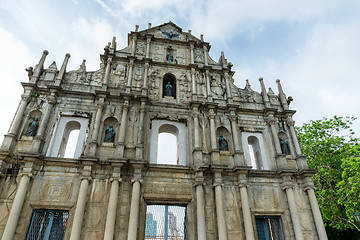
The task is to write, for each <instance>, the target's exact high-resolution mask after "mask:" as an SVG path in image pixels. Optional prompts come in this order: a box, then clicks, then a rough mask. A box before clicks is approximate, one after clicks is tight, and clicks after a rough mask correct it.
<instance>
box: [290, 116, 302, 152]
mask: <svg viewBox="0 0 360 240" xmlns="http://www.w3.org/2000/svg"><path fill="white" fill-rule="evenodd" d="M286 123H287V124H288V126H289V128H290V134H291V138H292V140H293V142H294V145H295V151H296V155H297V156H300V155H302V153H301V148H300V144H299V140H298V138H297V136H296V131H295V127H294V126H295V121H293V120H292V117H290V116H289V117H287V118H286Z"/></svg>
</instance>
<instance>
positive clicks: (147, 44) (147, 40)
mask: <svg viewBox="0 0 360 240" xmlns="http://www.w3.org/2000/svg"><path fill="white" fill-rule="evenodd" d="M150 43H151V36H148V37H147V38H146V55H145V57H146V58H149V57H150Z"/></svg>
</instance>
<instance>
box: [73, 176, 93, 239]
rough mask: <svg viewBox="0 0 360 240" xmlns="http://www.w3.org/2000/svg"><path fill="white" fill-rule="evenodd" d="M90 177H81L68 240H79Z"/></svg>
mask: <svg viewBox="0 0 360 240" xmlns="http://www.w3.org/2000/svg"><path fill="white" fill-rule="evenodd" d="M89 182H90V177H89V176H87V177H83V178H82V179H81V183H80V189H79V195H78V199H77V202H76V209H75V214H74V221H73V224H72V227H71V235H70V240H79V239H80V234H81V229H82V225H83V220H84V213H85V206H86V200H87V193H88V188H89Z"/></svg>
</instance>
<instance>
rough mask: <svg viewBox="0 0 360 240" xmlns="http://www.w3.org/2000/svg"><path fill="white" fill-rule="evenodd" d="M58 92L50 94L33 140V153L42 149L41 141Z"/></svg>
mask: <svg viewBox="0 0 360 240" xmlns="http://www.w3.org/2000/svg"><path fill="white" fill-rule="evenodd" d="M55 94H56V93H52V94H51V95H50V96H48V99H47V103H46V107H45V112H44V115H43V116H42V120H41V123H40V126H39V129H38V131H37V134H36V137H35V138H34V140H33V143H32V145H31V150H30V151H31V152H32V153H38V152H39V151H40V147H41V143H42V141H43V140H44V138H45V136H44V135H45V131H46V128H47V125H48V122H49V118H50V113H51V111H52V109H53V107H54V105H55V103H56V95H55Z"/></svg>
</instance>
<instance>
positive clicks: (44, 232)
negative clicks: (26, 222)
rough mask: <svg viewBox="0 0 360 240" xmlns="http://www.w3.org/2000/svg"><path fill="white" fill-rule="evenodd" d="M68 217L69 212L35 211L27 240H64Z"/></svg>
mask: <svg viewBox="0 0 360 240" xmlns="http://www.w3.org/2000/svg"><path fill="white" fill-rule="evenodd" d="M68 217H69V212H68V211H62V210H34V212H33V214H32V217H31V223H30V227H29V230H28V233H27V236H26V240H38V239H42V240H55V239H56V240H60V239H63V238H64V233H65V228H66V224H67V219H68Z"/></svg>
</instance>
